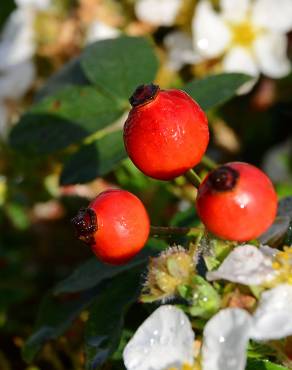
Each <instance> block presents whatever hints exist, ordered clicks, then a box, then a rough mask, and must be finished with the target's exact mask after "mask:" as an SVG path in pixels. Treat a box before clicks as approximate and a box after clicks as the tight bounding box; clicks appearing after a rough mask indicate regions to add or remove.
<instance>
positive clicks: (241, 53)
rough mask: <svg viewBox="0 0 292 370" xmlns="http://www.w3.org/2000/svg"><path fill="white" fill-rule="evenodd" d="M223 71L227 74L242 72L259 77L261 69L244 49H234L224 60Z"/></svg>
mask: <svg viewBox="0 0 292 370" xmlns="http://www.w3.org/2000/svg"><path fill="white" fill-rule="evenodd" d="M223 70H224V71H226V72H242V73H246V74H248V75H250V76H257V75H258V74H259V69H258V66H257V64H256V61H255V60H254V59H253V57H252V54H251V53H249V51H248V50H247V49H245V48H242V47H234V48H232V49H231V50H230V51H229V52H228V53H227V54H226V55H225V57H224V59H223Z"/></svg>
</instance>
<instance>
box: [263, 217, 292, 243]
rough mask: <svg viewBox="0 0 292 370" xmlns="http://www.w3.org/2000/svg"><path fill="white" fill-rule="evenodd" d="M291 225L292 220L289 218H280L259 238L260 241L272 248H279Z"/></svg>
mask: <svg viewBox="0 0 292 370" xmlns="http://www.w3.org/2000/svg"><path fill="white" fill-rule="evenodd" d="M289 224H290V218H289V217H288V216H278V217H277V218H276V219H275V221H274V222H273V224H272V226H270V227H269V229H268V230H267V231H266V232H265V233H264V234H262V235H261V236H260V237H259V241H260V242H261V243H262V244H268V245H270V246H272V247H277V246H279V245H280V244H281V243H282V242H283V240H284V239H285V235H286V233H287V231H288V228H289Z"/></svg>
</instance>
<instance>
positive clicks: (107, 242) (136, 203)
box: [72, 189, 150, 265]
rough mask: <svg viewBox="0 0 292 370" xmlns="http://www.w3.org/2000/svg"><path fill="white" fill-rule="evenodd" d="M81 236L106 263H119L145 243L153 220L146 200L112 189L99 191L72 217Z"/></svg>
mask: <svg viewBox="0 0 292 370" xmlns="http://www.w3.org/2000/svg"><path fill="white" fill-rule="evenodd" d="M72 222H73V224H74V226H75V228H76V230H77V234H78V237H79V239H81V240H83V241H84V242H85V243H87V244H89V245H90V246H91V248H92V250H93V252H94V253H95V254H96V256H97V257H98V258H99V259H100V260H101V261H103V262H106V263H110V264H113V265H119V264H123V263H125V262H127V261H128V260H130V259H131V258H133V257H134V256H135V255H136V254H137V253H138V252H139V251H140V250H141V249H142V248H143V247H144V245H145V243H146V241H147V239H148V236H149V232H150V222H149V217H148V214H147V211H146V209H145V207H144V205H143V203H142V202H141V201H140V199H138V198H137V197H136V196H135V195H133V194H132V193H129V192H128V191H125V190H118V189H111V190H107V191H105V192H103V193H101V194H99V195H98V196H97V197H96V198H95V199H94V200H93V201H92V202H91V203H90V204H89V206H88V208H84V209H81V210H80V211H79V213H78V214H77V216H76V217H74V218H73V220H72Z"/></svg>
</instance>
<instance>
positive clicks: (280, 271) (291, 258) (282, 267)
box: [266, 247, 292, 288]
mask: <svg viewBox="0 0 292 370" xmlns="http://www.w3.org/2000/svg"><path fill="white" fill-rule="evenodd" d="M272 267H273V269H274V270H275V272H276V276H275V278H273V279H272V280H271V281H269V282H268V283H267V284H266V285H267V286H268V287H269V288H270V287H275V286H276V285H278V284H281V283H288V284H291V285H292V248H291V247H290V248H289V247H284V249H283V251H281V252H278V253H277V254H276V256H275V257H274V261H273V263H272Z"/></svg>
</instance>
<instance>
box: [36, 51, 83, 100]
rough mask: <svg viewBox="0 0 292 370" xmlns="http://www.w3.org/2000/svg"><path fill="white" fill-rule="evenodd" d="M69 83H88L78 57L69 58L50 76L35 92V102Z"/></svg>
mask: <svg viewBox="0 0 292 370" xmlns="http://www.w3.org/2000/svg"><path fill="white" fill-rule="evenodd" d="M70 85H80V86H82V85H89V81H88V79H87V78H86V77H85V74H84V72H83V70H82V68H81V65H80V57H76V58H73V59H71V60H70V61H69V62H68V63H66V64H65V65H64V66H63V67H62V68H60V70H58V72H57V73H55V74H54V75H53V76H51V77H50V78H49V79H48V80H47V81H46V83H45V85H44V86H43V87H42V88H41V89H40V90H39V91H37V93H36V98H35V100H36V102H39V101H40V100H42V99H43V98H44V97H46V96H49V95H53V94H55V93H56V92H57V91H59V90H62V89H64V87H65V86H70Z"/></svg>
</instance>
